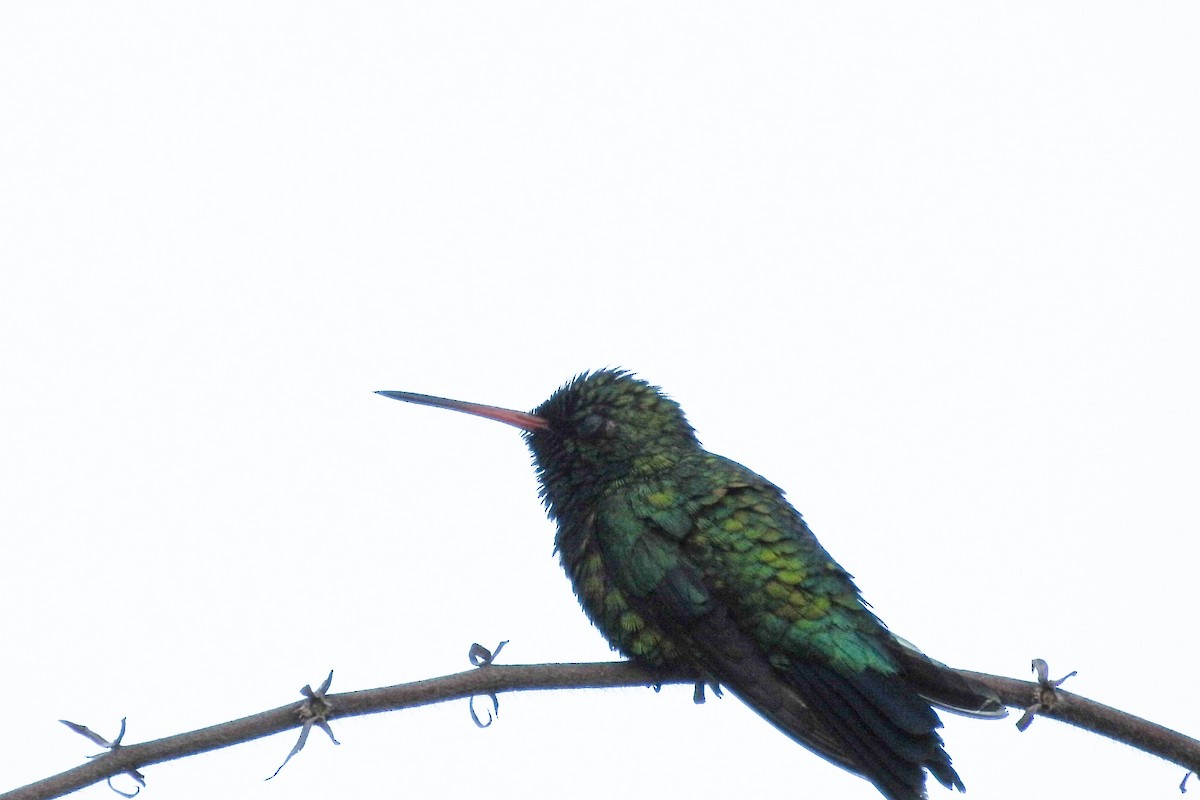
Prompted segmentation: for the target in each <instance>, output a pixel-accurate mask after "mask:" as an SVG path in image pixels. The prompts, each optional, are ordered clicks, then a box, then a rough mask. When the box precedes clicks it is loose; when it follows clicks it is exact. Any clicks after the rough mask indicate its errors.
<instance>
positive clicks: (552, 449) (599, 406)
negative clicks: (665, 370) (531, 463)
mask: <svg viewBox="0 0 1200 800" xmlns="http://www.w3.org/2000/svg"><path fill="white" fill-rule="evenodd" d="M533 414H534V416H536V417H538V418H540V419H543V420H545V421H546V427H545V428H542V429H533V430H528V431H527V432H526V434H525V438H526V440H527V441H528V443H529V447H530V449H531V450H533V454H534V457H535V458H536V459H537V461H538V466H539V467H540V468H542V469H545V468H546V467H548V466H550V465H551V462H554V466H556V467H564V468H572V469H582V470H588V471H597V470H599V471H606V470H609V469H617V470H621V469H636V468H637V467H638V466H639V462H642V461H644V460H646V459H653V457H655V456H658V455H662V454H668V453H670V452H671V451H673V450H677V449H679V448H681V447H683V448H689V447H695V446H696V445H697V444H698V442H697V441H696V434H695V432H693V430H692V426H691V425H689V424H688V421H687V419H686V418H685V417H684V415H683V410H682V409H681V408H680V407H679V404H678V403H676V402H675V401H674V400H672V399H670V398H669V397H667V396H666V395H665V394H663V392H662V390H661V389H659V388H658V387H657V386H651V385H650V384H649V383H647V382H646V381H644V380H641V379H640V378H635V377H634V376H633V375H632V374H631V373H629V372H627V371H626V370H599V371H597V372H585V373H583V374H582V375H578V376H576V377H575V378H573V379H572V380H570V381H569V382H567V383H566V384H564V385H563V386H562V387H560V388H559V389H558V391H556V392H555V393H554V394H553V395H551V396H550V399H548V400H546V402H544V403H542V404H541V405H540V406H538V407H537V408H536V409H534V411H533Z"/></svg>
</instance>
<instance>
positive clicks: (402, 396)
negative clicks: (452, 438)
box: [375, 392, 550, 432]
mask: <svg viewBox="0 0 1200 800" xmlns="http://www.w3.org/2000/svg"><path fill="white" fill-rule="evenodd" d="M375 394H381V395H383V396H384V397H390V398H392V399H393V400H403V401H404V402H406V403H417V404H418V405H422V406H436V407H437V408H448V409H450V410H451V411H461V412H463V413H464V414H474V415H475V416H477V417H484V418H485V419H494V420H496V421H497V422H503V423H506V424H508V425H512V426H515V427H517V428H520V429H521V430H523V431H530V432H533V431H544V430H546V429H547V428H549V427H550V423H549V422H547V421H546V420H545V419H543V418H542V417H539V416H537V415H536V414H527V413H525V412H524V411H514V410H512V409H511V408H500V407H498V406H485V405H483V404H481V403H467V402H465V401H463V400H451V399H449V398H446V397H434V396H432V395H428V394H417V393H415V392H376V393H375Z"/></svg>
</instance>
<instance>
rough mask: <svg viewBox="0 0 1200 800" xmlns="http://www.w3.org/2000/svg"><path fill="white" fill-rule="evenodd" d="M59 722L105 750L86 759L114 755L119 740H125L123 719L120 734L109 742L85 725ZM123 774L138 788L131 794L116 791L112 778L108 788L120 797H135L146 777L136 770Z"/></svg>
mask: <svg viewBox="0 0 1200 800" xmlns="http://www.w3.org/2000/svg"><path fill="white" fill-rule="evenodd" d="M59 722H61V723H62V724H63V725H66V726H67V727H68V728H70V729H71V730H73V731H75V732H76V733H78V734H79V735H80V736H82V737H83V738H85V739H87V740H88V741H90V742H93V743H95V744H98V745H100V746H101V747H103V748H106V749H105V752H103V753H96V754H94V755H90V756H88V758H100V757H102V756H106V755H108V754H109V753H115V752H116V751H117V750H119V749H120V748H121V740H122V739H124V738H125V717H121V731H120V733H118V734H117V738H116V739H113V740H112V741H111V742H110V741H108V740H107V739H105V738H104V737H103V736H101V735H100V734H98V733H96V732H95V731H93V730H92V729H91V728H89V727H88V726H86V725H80V724H78V723H75V722H68V721H67V720H65V719H60V720H59ZM125 774H126V775H128V776H129V777H131V778H133V779H134V780H135V781H137V782H138V788H136V789H134V790H133V791H132V792H122V791H121V790H120V789H118V788H117V787H115V786H113V785H112V778H109V779H108V788H110V789H112V790H113V791H114V792H116V793H117V794H119V795H121V796H122V797H134V796H135V795H137V793H138V792H140V791H141V790H142V787H143V786H145V785H146V776H145V775H143V774H142V773H140V772H138V771H137V770H136V769H131V770H127V771H126V772H125Z"/></svg>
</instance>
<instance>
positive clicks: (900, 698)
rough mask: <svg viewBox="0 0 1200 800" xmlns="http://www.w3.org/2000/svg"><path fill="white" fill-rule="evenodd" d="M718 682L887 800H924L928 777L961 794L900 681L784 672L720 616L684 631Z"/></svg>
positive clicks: (920, 703) (927, 713)
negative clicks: (865, 780)
mask: <svg viewBox="0 0 1200 800" xmlns="http://www.w3.org/2000/svg"><path fill="white" fill-rule="evenodd" d="M681 633H682V634H683V635H684V636H685V637H686V638H692V637H694V641H703V642H704V647H703V648H700V647H696V648H694V650H693V652H695V653H696V655H697V660H698V661H699V662H700V663H701V664H702V666H703V668H704V669H705V671H707V672H708V673H709V674H710V675H711V676H712V677H713V678H714V679H716V680H717V681H718V682H720V683H721V684H723V685H724V686H726V687H727V688H728V689H729V690H730V691H731V692H732V693H733V694H735V695H737V696H738V697H739V698H741V699H742V700H743V701H744V702H745V703H746V704H747V705H749V706H750V707H751V708H753V709H754V710H755V711H756V712H758V714H759V715H761V716H762V717H763V718H765V719H766V720H768V721H769V722H771V723H772V724H774V725H775V727H777V728H779V729H780V730H781V731H783V732H784V733H786V734H787V735H788V736H789V737H791V738H792V739H793V740H794V741H796V742H798V743H800V744H802V745H804V746H805V747H807V748H808V749H810V750H812V751H813V752H815V753H817V754H818V755H820V756H823V757H824V758H826V759H828V760H829V761H832V762H833V763H835V764H837V765H838V766H840V767H843V768H844V769H846V770H849V771H850V772H853V773H855V774H857V775H861V776H862V777H864V778H866V779H867V780H869V781H871V782H872V783H873V784H875V786H876V788H878V789H879V791H880V792H881V793H882V794H883V795H884V796H885V797H887V798H888V800H923V798H925V797H926V794H925V770H926V769H928V770H929V771H930V773H932V774H933V776H934V777H935V778H936V779H937V780H938V781H939V782H941V783H942V784H943V785H945V786H947V787H950V788H958V789H960V790H961V789H962V787H963V784H962V781H961V780H960V779H959V777H958V774H957V773H955V771H954V769H953V768H952V767H951V766H950V757H949V756H948V755H946V752H945V751H944V750H943V749H942V740H941V737H939V736H938V735H937V732H936V728H938V727H939V726H940V725H941V723H940V721H939V720H938V718H937V714H935V713H934V712H933V710H932V709H931V708H930V707H929V704H928V703H927V702H926V701H925V700H924V699H923V698H922V697H921V696H920V695H919V694H918V693H917V691H916V690H915V689H914V688H912V687H911V686H909V685H908V682H907V680H906V679H905V677H904V675H903V674H901V673H897V674H890V675H889V674H884V673H880V672H872V671H864V672H857V673H853V674H846V673H844V672H842V671H839V670H836V669H835V668H833V667H832V666H829V665H826V664H821V663H817V662H809V663H804V664H796V665H793V666H792V667H791V668H784V667H779V666H775V665H773V664H771V662H770V661H769V660H768V659H766V658H764V657H763V655H762V653H761V651H760V650H759V648H758V647H757V645H755V643H753V642H752V641H750V640H749V638H748V637H747V636H746V635H745V634H744V633H743V632H742V631H741V630H739V629H738V628H737V626H736V625H734V624H732V621H731V620H730V619H729V618H728V615H727V611H726V610H725V609H723V608H717V609H714V610H713V612H711V613H709V614H707V615H705V616H704V617H702V618H700V619H697V620H694V621H692V624H691V625H690V626H689V627H688V628H687V629H686V633H684V632H683V631H681Z"/></svg>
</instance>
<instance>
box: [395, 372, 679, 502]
mask: <svg viewBox="0 0 1200 800" xmlns="http://www.w3.org/2000/svg"><path fill="white" fill-rule="evenodd" d="M379 394H382V395H384V396H386V397H391V398H393V399H396V400H404V401H406V402H410V403H420V404H422V405H430V406H437V407H439V408H449V409H452V410H454V411H462V412H465V413H468V414H474V415H476V416H480V417H486V418H488V419H494V420H496V421H498V422H504V423H507V424H509V425H513V426H515V427H518V428H520V429H521V430H523V431H525V441H526V442H527V443H528V444H529V449H530V450H531V451H532V452H533V459H534V462H535V466H536V467H537V470H538V479H539V480H540V481H541V483H542V496H543V499H544V500H545V501H546V504H547V505H548V506H549V507H550V510H551V513H556V512H557V511H559V510H561V509H562V507H563V506H564V505H566V504H574V501H577V500H585V499H586V498H588V497H591V496H592V495H593V494H594V492H595V491H597V490H602V489H603V488H604V487H605V486H606V485H608V484H610V483H611V482H612V481H615V480H621V479H624V478H625V477H627V476H629V475H634V474H638V473H648V472H653V471H655V470H658V469H664V468H666V467H669V466H671V465H672V464H673V463H675V462H676V461H677V460H678V458H679V456H680V454H682V453H686V452H688V451H690V450H692V449H694V448H696V447H698V446H699V442H698V441H697V440H696V434H695V433H694V432H693V430H692V426H691V425H689V424H688V421H687V419H686V418H685V417H684V415H683V410H682V409H680V408H679V404H678V403H676V402H675V401H674V400H672V399H670V398H669V397H667V396H666V395H664V394H663V393H662V390H660V389H659V388H658V387H656V386H651V385H650V384H649V383H647V382H646V381H644V380H641V379H640V378H635V377H634V376H633V375H632V374H630V373H629V372H627V371H625V370H598V371H596V372H585V373H583V374H582V375H578V376H576V377H575V378H573V379H572V380H570V381H569V382H567V383H566V384H564V385H563V386H562V387H560V388H559V389H558V391H556V392H555V393H554V394H553V395H551V396H550V399H548V400H547V401H546V402H544V403H542V404H541V405H540V406H538V407H537V408H536V409H534V410H533V413H526V412H524V411H513V410H511V409H506V408H498V407H496V406H485V405H481V404H479V403H468V402H464V401H461V400H449V399H447V398H442V397H432V396H430V395H423V394H414V393H412V392H380V393H379Z"/></svg>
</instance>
